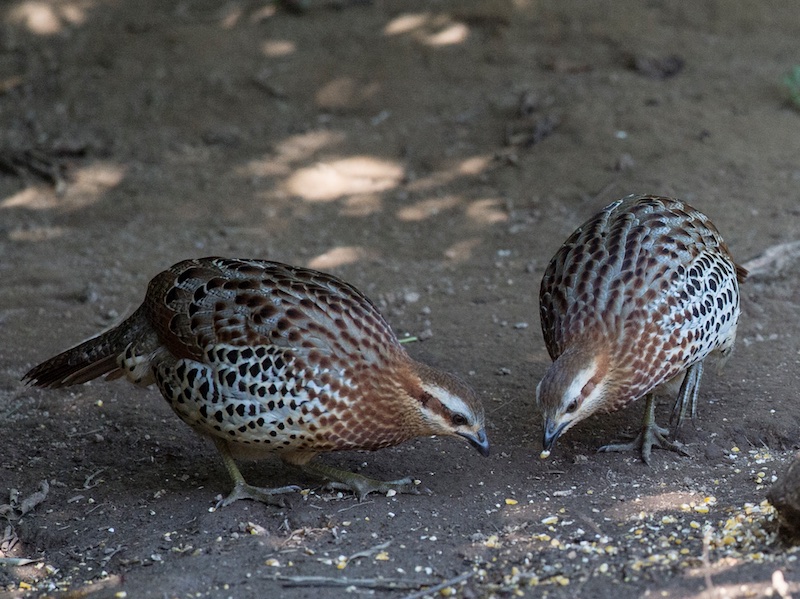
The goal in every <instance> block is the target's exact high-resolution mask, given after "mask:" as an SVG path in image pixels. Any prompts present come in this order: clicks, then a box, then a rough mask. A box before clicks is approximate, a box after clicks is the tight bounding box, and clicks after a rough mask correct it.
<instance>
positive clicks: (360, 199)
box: [341, 193, 383, 218]
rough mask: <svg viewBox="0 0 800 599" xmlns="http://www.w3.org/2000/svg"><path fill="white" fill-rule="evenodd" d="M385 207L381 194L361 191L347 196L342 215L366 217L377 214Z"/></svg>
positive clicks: (343, 203)
mask: <svg viewBox="0 0 800 599" xmlns="http://www.w3.org/2000/svg"><path fill="white" fill-rule="evenodd" d="M382 208H383V201H382V200H381V196H380V194H377V193H360V194H355V195H352V196H350V197H349V198H345V199H344V201H343V202H342V211H341V214H342V216H349V217H351V218H352V217H359V218H360V217H364V216H369V215H370V214H376V213H377V212H380V211H381V209H382Z"/></svg>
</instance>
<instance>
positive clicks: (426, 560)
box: [0, 0, 800, 598]
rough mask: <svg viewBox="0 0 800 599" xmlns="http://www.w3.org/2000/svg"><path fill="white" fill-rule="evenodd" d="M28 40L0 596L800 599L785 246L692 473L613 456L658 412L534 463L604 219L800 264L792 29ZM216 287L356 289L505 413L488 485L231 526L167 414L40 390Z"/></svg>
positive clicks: (92, 20)
mask: <svg viewBox="0 0 800 599" xmlns="http://www.w3.org/2000/svg"><path fill="white" fill-rule="evenodd" d="M0 24H1V27H0V122H1V123H2V129H0V169H1V170H2V176H0V276H1V277H2V280H3V284H2V286H0V331H2V333H1V334H0V339H1V340H2V343H0V395H1V396H2V401H1V403H0V447H2V449H1V450H0V504H5V505H3V506H0V597H32V596H61V597H87V596H91V597H124V596H127V597H159V598H161V597H170V598H171V597H181V598H182V597H205V596H210V597H278V596H280V597H288V598H300V597H340V596H365V595H366V596H378V597H391V598H394V597H397V598H400V597H407V596H423V595H424V594H425V592H424V589H426V588H431V587H434V586H435V585H440V584H441V583H446V584H444V585H443V590H442V591H436V590H433V591H430V592H429V594H430V595H433V594H434V593H439V595H438V596H457V597H464V598H479V597H480V598H483V597H513V596H520V594H524V595H526V596H531V597H539V596H541V597H545V596H547V597H590V598H605V597H611V596H615V597H619V598H627V597H665V598H678V597H694V598H701V597H708V598H711V597H767V596H771V597H778V596H780V597H784V598H785V597H788V596H789V594H790V593H795V594H799V593H800V572H798V567H797V562H796V558H797V554H796V553H795V552H794V551H793V550H792V549H791V548H790V547H789V546H788V545H786V544H784V543H783V542H782V541H781V540H780V539H779V538H778V536H777V534H776V524H775V522H774V516H773V513H772V511H771V509H770V507H769V506H768V505H766V504H762V503H761V502H762V501H763V499H764V496H765V494H766V491H767V489H768V487H769V485H770V483H771V481H772V478H773V477H774V476H775V475H776V474H778V473H780V472H781V471H782V470H783V469H784V468H785V466H786V464H787V463H788V461H789V460H790V459H791V457H792V454H793V451H794V450H795V449H797V448H798V446H800V434H798V430H799V429H798V427H799V426H800V423H799V422H798V420H799V419H800V404H798V402H797V381H798V364H799V363H800V293H798V288H800V285H799V284H798V277H800V263H798V261H796V260H794V259H793V255H792V253H791V248H792V246H781V248H783V249H780V250H779V251H778V252H777V255H778V256H779V257H781V258H783V259H782V260H777V261H766V262H765V263H764V265H763V266H761V267H759V268H756V269H754V270H755V272H754V275H753V276H752V277H751V279H750V280H749V281H748V282H747V284H746V285H745V286H744V287H743V294H744V299H743V316H742V320H741V325H740V338H739V344H738V347H737V349H736V352H735V353H734V355H733V357H732V359H731V361H730V362H729V363H728V365H727V368H726V370H724V371H723V373H722V374H720V375H715V373H714V372H708V374H707V375H706V377H705V380H704V381H703V386H702V389H701V400H700V414H699V419H698V421H697V422H696V423H695V426H691V425H690V426H686V427H685V430H683V431H682V432H681V437H680V438H681V439H682V440H683V441H684V442H685V443H686V444H687V447H688V451H689V453H690V454H691V455H690V456H689V457H681V456H679V455H676V454H673V453H668V452H660V451H659V452H656V453H655V455H654V458H653V462H654V463H653V466H652V467H651V468H648V467H646V466H645V465H644V464H642V463H641V461H640V460H639V459H638V458H637V457H636V456H635V455H629V456H628V455H618V454H597V453H595V450H596V449H597V448H598V447H599V446H600V445H602V444H603V443H607V442H609V441H611V440H613V439H616V438H619V436H620V435H621V434H622V433H625V432H630V431H633V430H635V428H636V427H637V425H638V423H639V421H640V418H641V410H642V408H643V406H641V405H635V406H633V407H631V408H630V409H628V410H625V411H624V412H621V413H618V414H612V415H608V416H603V417H598V418H594V419H591V420H590V421H588V422H585V423H584V424H583V425H582V426H580V427H578V428H576V429H574V430H571V431H570V432H569V433H568V434H567V435H566V436H565V437H564V438H563V439H561V441H560V442H559V445H558V446H557V449H556V451H555V452H554V453H553V455H552V457H551V458H550V459H549V460H546V461H545V460H540V459H539V457H538V455H539V452H540V449H541V445H540V426H541V420H540V417H539V416H538V414H537V413H536V409H535V405H534V401H533V397H534V388H535V385H536V383H537V381H538V380H539V378H540V377H541V376H542V374H543V373H544V371H545V369H546V368H547V366H548V363H549V359H548V357H547V353H546V351H545V349H544V345H543V342H542V338H541V334H540V331H539V320H538V316H537V313H538V300H537V295H538V285H539V281H540V279H541V275H542V272H543V270H544V268H545V266H546V264H547V262H548V260H549V258H550V256H552V254H553V253H554V252H555V250H556V249H557V248H558V247H559V245H560V243H561V242H562V241H563V240H564V239H565V238H566V236H567V235H568V234H569V233H570V232H571V231H572V230H573V229H574V228H575V227H576V226H577V225H579V224H580V223H581V222H582V221H583V220H585V219H586V218H587V217H588V216H590V215H591V214H592V213H593V212H595V211H596V210H598V209H599V208H601V207H602V206H604V205H605V204H606V203H608V202H610V201H612V200H614V199H617V198H619V197H622V196H624V195H627V194H628V193H657V194H664V195H674V196H677V197H680V198H682V199H684V200H687V201H689V202H690V203H691V204H693V205H695V206H696V207H698V208H700V209H701V210H703V211H705V212H706V213H707V214H709V215H710V216H711V217H712V219H713V220H714V221H715V223H716V224H717V226H718V227H719V229H720V230H721V231H722V232H723V235H725V237H726V239H727V241H728V244H729V245H730V247H731V249H732V251H733V253H734V255H735V256H736V257H737V259H738V260H739V261H741V262H743V263H749V264H751V265H754V264H756V263H752V262H749V261H750V260H752V259H753V258H755V257H757V256H758V255H759V254H761V253H762V252H764V251H765V250H767V249H768V248H771V247H773V246H776V245H778V244H788V243H792V242H795V241H797V240H800V192H799V191H798V190H799V189H800V162H798V157H800V135H798V131H800V112H798V110H796V109H793V108H792V107H791V105H790V104H789V102H788V99H787V98H788V93H787V91H786V89H785V88H784V86H783V85H782V78H783V77H784V75H785V74H786V73H787V72H789V71H790V70H791V68H792V67H793V66H794V65H795V64H797V63H798V62H800V55H798V39H800V6H799V5H797V4H796V3H793V2H778V1H773V2H764V1H744V2H736V3H728V2H719V1H714V0H706V1H698V2H692V3H683V2H678V1H669V0H665V1H653V2H638V1H637V2H613V3H611V2H586V1H573V0H551V1H537V0H513V1H512V0H507V1H503V0H461V1H458V0H450V1H446V0H428V1H427V2H422V1H417V0H374V1H373V2H372V3H357V2H356V3H351V2H348V1H347V0H341V1H340V2H336V3H333V2H329V1H326V0H319V1H315V0H310V2H309V7H308V9H307V10H306V11H305V12H304V13H302V14H291V13H290V12H288V11H285V10H282V9H276V8H275V7H274V6H273V5H272V4H270V3H268V2H266V1H265V0H231V1H228V2H225V3H220V2H215V1H212V0H183V1H176V2H164V1H163V0H137V1H136V2H123V1H120V0H39V1H37V2H30V1H27V0H8V1H7V2H5V3H3V5H2V6H1V7H0ZM203 255H222V256H236V257H254V258H269V259H274V260H280V261H284V262H289V263H295V264H301V265H308V266H312V267H316V268H320V269H323V270H327V271H330V272H333V273H335V274H337V275H339V276H341V277H343V278H345V279H346V280H348V281H350V282H352V283H353V284H355V285H356V286H358V287H359V288H361V289H362V290H363V291H365V292H366V293H367V294H368V295H370V296H371V297H372V298H374V299H375V300H376V301H377V302H378V303H379V305H380V306H381V308H382V310H383V311H384V313H385V315H386V316H387V318H388V319H389V321H390V322H391V324H392V325H393V327H394V328H395V330H396V331H397V332H398V334H400V335H402V336H404V335H412V336H416V337H418V338H419V339H420V341H418V342H414V343H410V344H409V345H408V349H409V351H410V352H412V353H413V354H414V355H415V356H417V357H419V358H420V359H424V360H428V361H430V362H431V363H434V364H436V365H438V366H441V367H444V368H447V369H450V370H452V371H454V372H457V373H459V374H461V375H463V376H464V377H466V378H467V379H468V380H469V381H470V382H471V383H472V385H474V387H475V388H476V389H477V390H478V392H479V393H480V395H481V397H482V399H483V401H484V403H485V405H486V410H487V415H488V420H489V425H488V426H489V434H490V437H491V441H492V443H493V453H492V455H491V457H489V458H486V459H484V458H482V457H481V456H479V455H478V454H477V453H475V452H474V451H472V450H471V449H470V448H469V447H467V446H464V445H462V444H461V443H459V442H457V441H453V440H448V439H419V440H417V441H415V442H412V443H409V444H406V445H404V446H400V447H397V448H394V449H389V450H383V451H380V452H376V453H369V454H368V453H347V454H340V455H328V456H323V458H322V459H324V460H325V461H327V462H329V463H332V464H336V465H339V466H342V467H347V468H351V469H354V470H358V471H361V472H364V473H368V474H370V475H372V476H376V477H382V478H386V479H394V478H400V477H402V476H405V475H408V474H412V475H414V476H415V477H418V478H419V479H420V480H421V481H422V484H423V485H425V486H426V487H428V488H430V489H431V490H432V494H431V495H429V496H428V495H418V496H394V497H384V496H375V495H372V496H370V497H368V498H367V500H366V501H364V502H361V503H359V502H358V501H357V500H356V499H354V498H353V497H352V496H350V495H341V494H338V493H334V492H330V491H326V490H324V489H322V488H320V487H318V486H316V485H315V483H314V482H313V481H309V480H304V479H302V478H298V475H297V474H296V473H294V472H291V471H289V470H287V469H285V468H283V467H282V466H281V465H280V464H279V463H278V462H277V461H275V462H270V461H267V462H261V463H252V464H246V465H245V466H244V468H243V471H244V474H245V476H246V477H247V478H248V480H249V481H250V482H252V483H254V484H261V485H282V484H291V483H299V484H301V485H302V486H305V487H306V488H307V489H306V491H305V492H304V493H302V494H301V493H298V494H295V495H292V496H290V497H289V498H288V502H289V505H288V506H287V507H285V508H276V507H270V506H265V505H261V504H256V503H252V502H244V501H243V502H238V503H236V504H234V505H232V506H230V507H228V508H224V509H219V510H215V509H214V505H215V504H216V498H217V497H218V496H219V495H221V494H225V493H227V492H228V491H229V489H230V481H229V479H228V476H227V474H226V473H225V470H224V468H223V466H222V464H221V462H220V460H219V459H218V457H217V455H216V453H215V450H214V448H213V447H212V446H211V444H210V443H208V442H207V441H205V440H203V439H201V438H199V437H197V436H195V435H194V434H193V433H192V432H191V430H190V429H189V428H188V427H186V426H185V425H184V424H183V423H181V422H180V421H179V420H178V419H177V417H175V416H174V415H173V414H172V412H171V411H170V409H169V408H168V406H167V405H166V403H165V402H164V401H163V400H162V399H161V398H160V397H159V395H158V393H157V391H155V390H154V389H151V390H140V389H137V388H135V387H133V386H131V385H128V384H127V383H123V382H105V381H95V382H93V383H90V384H86V385H83V386H80V387H77V388H73V389H70V390H65V391H41V390H37V389H30V388H25V387H23V386H22V385H21V383H20V382H19V379H20V377H21V376H22V375H23V374H24V373H25V372H26V370H27V369H28V368H30V367H31V366H33V365H34V364H35V363H38V362H39V361H41V360H43V359H45V358H47V357H49V356H50V355H53V354H54V353H56V352H57V351H60V350H62V349H65V348H66V347H68V346H70V345H72V344H74V343H75V342H77V341H80V340H81V339H83V338H85V337H88V336H90V335H92V334H94V333H96V332H98V331H99V330H101V329H102V328H104V327H106V326H108V325H110V324H111V323H113V322H115V321H117V320H118V319H119V318H120V317H121V316H123V315H125V314H127V313H130V312H131V311H132V310H133V309H134V308H135V307H136V306H137V305H138V303H139V301H140V300H141V298H142V296H143V293H144V289H145V286H146V284H147V281H148V280H149V279H150V278H151V277H152V276H153V275H155V274H156V273H157V272H159V271H160V270H162V269H163V268H165V267H167V266H169V265H170V264H172V263H174V262H177V261H179V260H181V259H183V258H186V257H191V256H203ZM670 408H671V402H670V401H667V400H665V401H664V402H663V403H662V404H661V406H660V408H659V410H658V418H659V420H660V421H661V422H662V423H666V421H667V420H668V418H669V411H670ZM43 482H44V483H45V484H44V486H42V485H43ZM37 493H38V494H37ZM26 498H27V500H28V501H27V502H25V501H24V500H25V499H26ZM22 512H26V513H24V514H23V513H22ZM309 577H321V578H319V579H315V578H309ZM337 583H338V584H341V585H342V586H334V585H336V584H337ZM304 584H305V585H310V586H302V585H304ZM418 592H421V593H422V594H421V595H416V594H415V593H418Z"/></svg>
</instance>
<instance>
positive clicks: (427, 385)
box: [415, 364, 489, 456]
mask: <svg viewBox="0 0 800 599" xmlns="http://www.w3.org/2000/svg"><path fill="white" fill-rule="evenodd" d="M416 370H417V374H418V376H419V384H420V387H419V391H418V392H417V393H416V394H415V395H416V399H417V401H418V407H419V417H420V418H421V420H422V422H423V423H424V427H425V428H426V429H427V431H428V433H427V434H431V435H450V436H458V437H462V438H463V439H465V440H466V441H467V442H468V443H469V444H470V445H472V446H473V447H474V448H475V449H477V450H478V451H479V452H480V453H481V455H483V456H488V455H489V439H488V438H487V437H486V429H485V427H484V414H483V404H482V403H481V401H480V399H478V396H477V394H476V393H475V391H474V390H473V389H472V388H471V387H470V386H469V385H467V384H466V383H465V382H464V381H462V380H461V379H459V378H458V377H456V376H453V375H451V374H448V373H446V372H442V371H439V370H435V369H433V368H430V367H429V366H425V365H422V364H418V365H417V368H416Z"/></svg>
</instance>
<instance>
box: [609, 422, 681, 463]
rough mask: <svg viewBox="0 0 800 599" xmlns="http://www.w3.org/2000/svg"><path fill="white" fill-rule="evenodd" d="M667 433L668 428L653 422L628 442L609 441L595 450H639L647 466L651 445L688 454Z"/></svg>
mask: <svg viewBox="0 0 800 599" xmlns="http://www.w3.org/2000/svg"><path fill="white" fill-rule="evenodd" d="M668 434H669V430H668V429H665V428H662V427H660V426H658V425H657V424H656V423H655V422H653V423H651V424H648V425H647V426H645V427H644V428H643V429H642V431H641V432H640V433H639V434H638V435H636V437H634V439H633V441H631V442H630V443H611V444H609V445H603V446H602V447H601V448H600V449H598V450H597V451H603V452H608V451H640V452H641V455H642V460H643V461H644V463H645V464H647V465H648V466H649V465H650V455H651V453H652V449H653V447H657V448H659V449H667V450H669V451H674V452H676V453H679V454H681V455H689V453H688V452H687V451H686V450H685V449H684V448H683V446H682V445H681V444H679V443H677V442H675V441H670V440H669V439H667V435H668Z"/></svg>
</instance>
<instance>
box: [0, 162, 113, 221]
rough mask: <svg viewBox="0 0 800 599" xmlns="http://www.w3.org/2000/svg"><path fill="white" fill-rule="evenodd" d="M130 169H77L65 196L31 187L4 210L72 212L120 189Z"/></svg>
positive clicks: (13, 197)
mask: <svg viewBox="0 0 800 599" xmlns="http://www.w3.org/2000/svg"><path fill="white" fill-rule="evenodd" d="M125 172H126V168H125V167H123V166H121V165H119V164H114V163H110V162H99V163H95V164H92V165H89V166H85V167H83V168H80V169H76V170H75V172H74V174H73V175H72V177H71V179H70V181H69V182H68V183H67V185H66V188H65V191H64V193H63V194H59V193H56V190H54V189H53V188H52V187H50V186H45V185H39V186H31V187H27V188H25V189H23V190H22V191H19V192H17V193H15V194H13V195H11V196H9V197H7V198H5V199H4V200H2V201H0V209H11V208H25V209H28V210H50V209H58V210H62V211H66V212H69V211H72V210H77V209H80V208H85V207H86V206H90V205H92V204H94V203H96V202H97V201H99V200H101V199H102V197H103V195H104V194H105V193H106V192H107V191H109V190H110V189H112V188H114V187H116V186H117V185H119V184H120V183H121V182H122V180H123V178H124V177H125Z"/></svg>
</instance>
